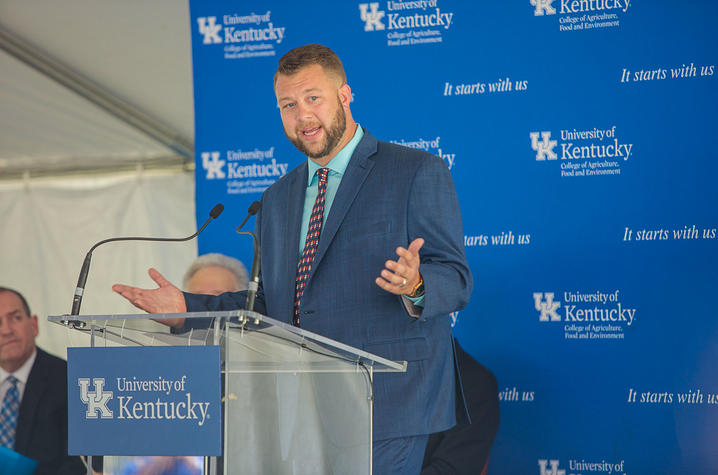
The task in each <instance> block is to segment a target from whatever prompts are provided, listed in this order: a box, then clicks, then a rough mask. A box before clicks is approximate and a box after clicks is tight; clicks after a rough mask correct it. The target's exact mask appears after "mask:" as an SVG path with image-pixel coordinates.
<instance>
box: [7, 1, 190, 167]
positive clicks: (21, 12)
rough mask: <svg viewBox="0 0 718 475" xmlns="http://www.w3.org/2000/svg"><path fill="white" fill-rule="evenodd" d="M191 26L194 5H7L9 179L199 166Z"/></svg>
mask: <svg viewBox="0 0 718 475" xmlns="http://www.w3.org/2000/svg"><path fill="white" fill-rule="evenodd" d="M189 28H190V25H189V11H188V5H187V2H185V1H178V0H152V1H140V0H132V1H116V0H68V1H62V2H58V1H56V0H1V1H0V33H2V34H3V36H2V37H0V39H1V40H2V41H0V178H13V177H17V176H20V175H23V173H26V172H29V173H30V174H31V175H33V176H36V175H45V174H55V173H65V172H69V171H76V170H115V169H119V168H127V167H135V166H136V165H137V164H138V163H142V164H143V166H145V167H153V166H167V165H187V166H191V164H192V163H193V159H192V151H191V150H192V143H193V136H194V131H193V129H194V125H193V124H194V122H193V100H192V96H193V95H192V67H191V44H190V30H189ZM10 51H15V52H13V53H10ZM17 51H21V53H22V54H20V55H18V53H17ZM28 51H29V53H28ZM23 55H25V56H26V57H23ZM18 56H20V58H18ZM28 57H29V58H30V60H28ZM38 58H39V59H38ZM33 61H35V62H36V63H37V62H39V63H42V64H47V65H50V68H49V69H50V73H49V74H48V73H47V72H40V71H39V70H38V66H37V64H34V65H31V64H30V63H32V62H33ZM40 69H42V67H40ZM53 72H54V73H57V72H59V74H60V76H61V77H64V78H65V80H66V81H71V82H72V83H73V84H74V88H75V89H76V90H72V88H73V86H71V87H70V88H68V87H66V85H63V84H61V83H60V82H58V79H53V78H51V76H53V74H52V73H53ZM68 78H69V79H68ZM78 91H79V93H78ZM87 97H90V98H91V99H92V98H94V100H97V98H98V97H99V102H101V103H103V104H105V105H104V106H100V105H96V103H93V102H92V101H91V100H90V99H88V98H87ZM108 103H109V106H107V104H108ZM119 116H124V117H126V118H127V117H129V119H130V120H131V121H132V122H133V125H130V124H128V123H127V121H125V120H122V119H121V118H119ZM137 118H139V119H137ZM148 124H149V125H148ZM156 130H160V132H161V134H159V135H158V134H156V133H154V132H153V131H156Z"/></svg>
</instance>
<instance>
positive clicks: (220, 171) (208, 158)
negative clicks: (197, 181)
mask: <svg viewBox="0 0 718 475" xmlns="http://www.w3.org/2000/svg"><path fill="white" fill-rule="evenodd" d="M224 163H225V161H224V160H220V159H219V152H202V168H204V169H205V170H206V171H207V180H214V179H216V178H224V177H225V173H224Z"/></svg>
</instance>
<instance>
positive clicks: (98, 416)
mask: <svg viewBox="0 0 718 475" xmlns="http://www.w3.org/2000/svg"><path fill="white" fill-rule="evenodd" d="M148 361H152V364H151V365H148V364H147V362H148ZM67 362H68V365H67V368H68V369H67V388H68V389H67V393H68V397H67V400H68V432H69V438H68V445H69V453H70V455H92V454H101V455H220V453H221V440H222V433H221V430H222V423H221V407H220V395H219V387H220V380H219V369H220V367H219V347H218V346H197V347H185V346H182V347H177V346H168V347H138V348H68V349H67Z"/></svg>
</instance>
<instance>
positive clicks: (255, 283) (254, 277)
mask: <svg viewBox="0 0 718 475" xmlns="http://www.w3.org/2000/svg"><path fill="white" fill-rule="evenodd" d="M261 207H262V203H260V202H259V201H255V202H254V203H252V204H251V205H249V209H248V210H247V217H246V218H244V221H242V224H240V225H239V226H237V229H236V231H237V233H238V234H247V235H249V236H252V237H253V238H254V257H253V258H252V272H251V273H250V274H249V283H248V285H247V300H246V301H245V305H244V309H245V310H249V311H250V312H251V311H252V310H254V299H255V298H256V297H257V289H259V264H260V260H261V256H260V252H259V251H260V248H259V241H258V240H257V236H256V235H255V234H254V233H253V232H252V231H240V229H242V226H244V224H245V223H246V222H247V220H249V218H250V217H252V216H254V215H255V214H257V211H259V208H261Z"/></svg>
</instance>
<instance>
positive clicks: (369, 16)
mask: <svg viewBox="0 0 718 475" xmlns="http://www.w3.org/2000/svg"><path fill="white" fill-rule="evenodd" d="M369 9H371V10H369ZM359 13H360V16H361V21H363V22H364V31H374V30H383V29H384V23H382V22H381V19H382V18H384V11H383V10H379V2H372V3H369V4H367V3H360V4H359Z"/></svg>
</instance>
